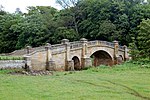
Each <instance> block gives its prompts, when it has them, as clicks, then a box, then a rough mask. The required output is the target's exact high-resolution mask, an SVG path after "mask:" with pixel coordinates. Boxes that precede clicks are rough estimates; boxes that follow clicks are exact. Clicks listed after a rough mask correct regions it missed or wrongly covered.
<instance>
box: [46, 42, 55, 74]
mask: <svg viewBox="0 0 150 100" xmlns="http://www.w3.org/2000/svg"><path fill="white" fill-rule="evenodd" d="M45 50H46V66H45V69H46V70H49V71H54V70H55V67H56V65H55V61H53V59H52V52H51V44H49V43H47V44H46V46H45Z"/></svg>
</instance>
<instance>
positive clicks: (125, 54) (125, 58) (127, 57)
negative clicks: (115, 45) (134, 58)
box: [124, 45, 129, 61]
mask: <svg viewBox="0 0 150 100" xmlns="http://www.w3.org/2000/svg"><path fill="white" fill-rule="evenodd" d="M127 60H129V55H128V48H127V46H126V45H124V61H127Z"/></svg>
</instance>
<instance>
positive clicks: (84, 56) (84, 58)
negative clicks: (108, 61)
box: [80, 38, 92, 69]
mask: <svg viewBox="0 0 150 100" xmlns="http://www.w3.org/2000/svg"><path fill="white" fill-rule="evenodd" d="M80 41H81V43H82V53H81V69H84V68H86V67H91V66H92V61H91V59H90V57H88V41H87V39H85V38H82V39H80Z"/></svg>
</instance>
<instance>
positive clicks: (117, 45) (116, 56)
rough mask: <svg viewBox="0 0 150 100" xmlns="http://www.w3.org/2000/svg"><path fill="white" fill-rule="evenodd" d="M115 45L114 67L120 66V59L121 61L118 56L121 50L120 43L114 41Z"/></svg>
mask: <svg viewBox="0 0 150 100" xmlns="http://www.w3.org/2000/svg"><path fill="white" fill-rule="evenodd" d="M113 43H114V65H116V64H118V63H119V62H118V59H119V55H118V50H119V43H118V41H113Z"/></svg>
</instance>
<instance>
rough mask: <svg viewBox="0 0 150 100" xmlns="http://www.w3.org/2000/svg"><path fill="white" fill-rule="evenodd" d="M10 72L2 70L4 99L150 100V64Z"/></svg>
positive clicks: (0, 98) (0, 93) (0, 94)
mask: <svg viewBox="0 0 150 100" xmlns="http://www.w3.org/2000/svg"><path fill="white" fill-rule="evenodd" d="M147 66H150V65H149V64H148V65H147ZM8 72H10V70H0V100H150V68H147V67H142V65H139V64H132V63H125V64H123V65H118V66H114V67H113V68H112V67H106V66H100V67H97V68H90V69H87V70H84V71H77V72H54V75H53V76H25V75H10V74H7V73H8Z"/></svg>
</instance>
